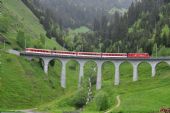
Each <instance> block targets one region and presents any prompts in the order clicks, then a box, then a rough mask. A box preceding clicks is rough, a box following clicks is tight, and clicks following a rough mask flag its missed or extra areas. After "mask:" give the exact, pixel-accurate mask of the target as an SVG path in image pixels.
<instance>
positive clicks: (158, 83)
mask: <svg viewBox="0 0 170 113" xmlns="http://www.w3.org/2000/svg"><path fill="white" fill-rule="evenodd" d="M89 65H91V66H89ZM94 67H95V63H92V62H91V63H90V62H89V63H88V64H86V66H85V68H84V69H85V76H88V73H91V72H89V71H90V70H91V69H93V68H94ZM120 70H121V77H120V79H121V83H120V85H119V86H114V85H113V81H114V77H113V75H114V66H113V64H111V63H110V62H107V63H105V64H104V65H103V72H102V73H103V83H102V89H101V90H103V91H104V92H107V93H108V95H109V103H110V104H109V105H110V108H109V109H111V108H113V107H114V106H115V105H116V100H115V98H116V96H117V95H120V99H121V104H120V107H119V108H116V109H113V112H115V113H117V112H123V113H149V112H159V109H160V108H162V107H168V106H170V102H169V99H170V96H169V95H170V91H169V89H168V87H169V86H170V83H169V81H170V74H169V72H170V66H168V65H167V64H165V63H161V64H159V65H158V66H157V74H156V77H155V78H152V77H151V66H150V65H149V64H148V63H145V62H144V63H141V64H140V65H139V68H138V72H139V80H138V81H137V82H133V81H132V66H131V64H129V63H127V62H125V63H124V64H122V65H121V66H120ZM93 73H94V75H95V74H96V72H95V71H93ZM67 75H68V74H67ZM93 90H94V92H95V93H98V91H95V86H93ZM72 95H74V94H73V93H71V94H68V95H66V96H63V98H61V99H60V100H58V99H57V100H54V101H52V102H50V103H46V104H44V105H43V106H41V107H40V108H39V109H40V110H42V111H44V110H45V111H50V112H52V113H56V112H57V113H62V112H63V111H74V110H75V108H74V107H73V106H70V105H69V104H68V103H69V100H70V98H71V97H72ZM98 112H99V111H97V109H96V105H95V102H94V101H92V102H91V103H89V104H88V105H87V106H85V107H84V109H83V113H98ZM101 113H102V112H101Z"/></svg>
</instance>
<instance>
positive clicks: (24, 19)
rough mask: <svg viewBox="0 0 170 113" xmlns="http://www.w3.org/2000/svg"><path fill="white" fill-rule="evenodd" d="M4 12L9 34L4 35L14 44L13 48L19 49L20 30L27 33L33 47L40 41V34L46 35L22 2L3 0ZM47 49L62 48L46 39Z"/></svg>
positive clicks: (18, 0)
mask: <svg viewBox="0 0 170 113" xmlns="http://www.w3.org/2000/svg"><path fill="white" fill-rule="evenodd" d="M2 2H3V10H2V15H1V16H2V17H3V16H4V17H6V18H8V24H9V28H8V32H7V33H5V34H3V35H5V36H6V37H7V38H8V40H10V42H11V43H12V45H11V46H12V47H13V48H14V47H17V44H16V41H15V39H16V35H17V32H18V31H19V30H22V31H24V32H25V35H26V37H29V38H30V40H31V43H32V45H31V47H33V46H34V45H36V44H37V43H38V41H39V38H40V34H44V35H45V34H46V32H45V30H44V29H43V26H42V25H41V24H40V23H39V20H38V19H37V18H36V17H35V15H34V14H33V13H32V12H31V11H30V10H29V9H28V8H27V7H26V6H25V5H24V4H23V3H22V2H21V0H2ZM46 44H47V48H51V49H52V48H54V47H55V48H56V49H61V46H60V45H59V44H58V43H56V42H55V41H53V40H52V39H48V38H47V37H46Z"/></svg>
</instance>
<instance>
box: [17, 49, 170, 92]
mask: <svg viewBox="0 0 170 113" xmlns="http://www.w3.org/2000/svg"><path fill="white" fill-rule="evenodd" d="M20 55H21V56H24V57H26V58H27V59H29V60H32V59H33V58H41V59H42V60H43V66H44V72H45V73H46V74H48V65H49V62H50V61H51V60H54V59H58V60H60V61H61V63H62V72H61V87H63V88H66V64H67V62H68V61H70V60H75V61H77V62H78V63H79V65H80V71H79V82H78V87H80V86H81V79H82V77H83V75H84V72H83V69H84V68H83V67H84V64H85V63H86V62H88V61H89V60H93V61H94V62H95V63H96V64H97V68H98V69H97V81H96V89H97V90H99V89H101V86H102V82H101V81H102V65H103V63H104V62H107V61H110V62H112V63H113V64H114V65H115V81H114V84H115V85H119V83H120V72H119V66H120V65H121V64H122V63H124V62H126V61H128V62H129V63H131V64H132V66H133V81H137V80H138V65H139V64H140V63H142V62H148V63H149V64H150V65H151V67H152V77H155V74H156V65H157V64H159V63H160V62H166V63H168V64H169V65H170V58H149V59H144V58H82V57H78V56H74V57H73V56H59V55H47V54H37V53H26V52H21V53H20Z"/></svg>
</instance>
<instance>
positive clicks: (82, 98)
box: [71, 89, 87, 108]
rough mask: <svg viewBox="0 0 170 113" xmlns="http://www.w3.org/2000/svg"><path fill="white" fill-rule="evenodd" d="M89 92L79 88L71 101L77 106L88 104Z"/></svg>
mask: <svg viewBox="0 0 170 113" xmlns="http://www.w3.org/2000/svg"><path fill="white" fill-rule="evenodd" d="M86 99H87V92H86V90H85V89H79V90H78V91H77V93H76V94H75V95H74V96H73V98H72V100H71V103H72V105H73V106H75V107H76V108H82V107H83V106H84V105H85V104H86Z"/></svg>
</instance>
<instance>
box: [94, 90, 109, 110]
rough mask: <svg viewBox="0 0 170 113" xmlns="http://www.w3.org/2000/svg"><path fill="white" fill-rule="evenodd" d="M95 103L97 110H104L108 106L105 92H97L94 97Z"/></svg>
mask: <svg viewBox="0 0 170 113" xmlns="http://www.w3.org/2000/svg"><path fill="white" fill-rule="evenodd" d="M95 103H96V106H97V110H99V111H104V110H106V109H107V108H108V107H109V101H108V96H107V93H105V92H99V93H98V94H97V95H96V97H95Z"/></svg>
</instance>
